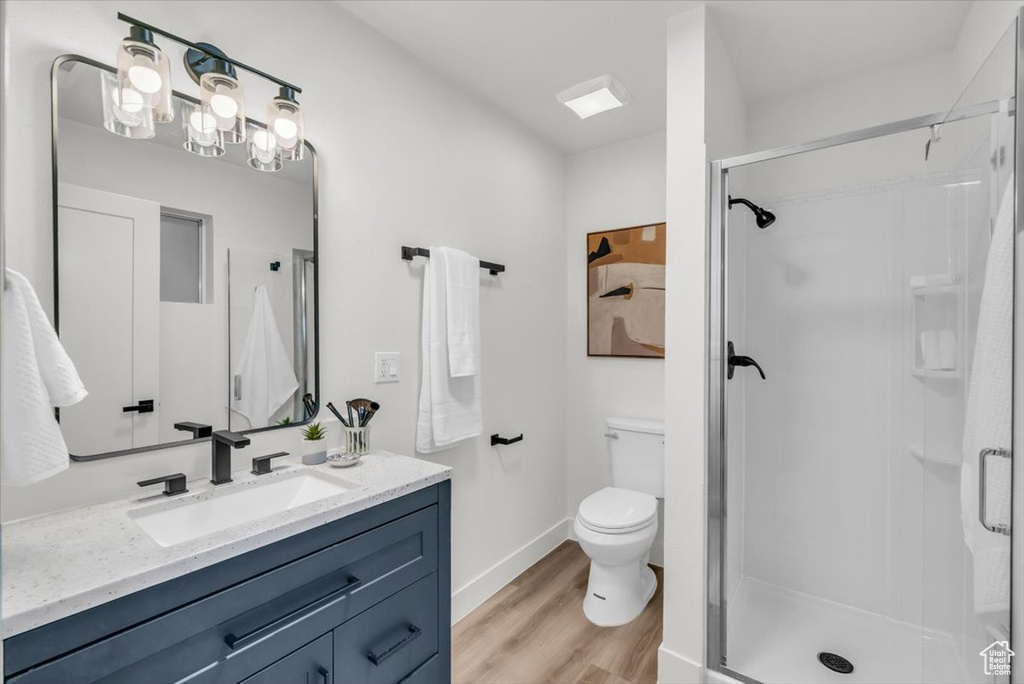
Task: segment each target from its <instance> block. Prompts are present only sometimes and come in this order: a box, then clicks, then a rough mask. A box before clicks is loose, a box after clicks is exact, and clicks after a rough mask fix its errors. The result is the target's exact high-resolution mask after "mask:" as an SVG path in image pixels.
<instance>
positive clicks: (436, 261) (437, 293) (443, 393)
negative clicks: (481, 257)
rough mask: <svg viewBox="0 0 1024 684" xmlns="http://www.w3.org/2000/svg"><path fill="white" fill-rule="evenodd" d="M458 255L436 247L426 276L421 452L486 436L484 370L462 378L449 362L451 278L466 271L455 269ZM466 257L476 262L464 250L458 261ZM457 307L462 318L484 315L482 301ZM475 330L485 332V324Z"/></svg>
mask: <svg viewBox="0 0 1024 684" xmlns="http://www.w3.org/2000/svg"><path fill="white" fill-rule="evenodd" d="M453 252H457V250H451V249H448V248H446V247H431V248H430V259H428V260H427V266H426V268H425V269H424V273H423V334H422V337H421V344H422V353H423V361H422V365H423V376H422V382H421V385H420V408H419V418H418V420H417V422H416V451H418V452H420V453H430V452H434V451H441V450H443V449H450V448H451V447H453V446H455V444H457V443H458V442H461V441H462V440H464V439H469V438H470V437H476V436H477V435H479V434H481V433H482V432H483V413H482V411H481V409H480V375H479V372H477V373H476V374H474V375H460V376H456V375H454V374H453V373H452V371H451V365H450V360H449V359H450V353H451V350H450V348H449V340H448V331H449V320H448V315H449V305H448V301H449V289H450V286H451V283H450V282H449V281H448V274H449V273H454V272H456V271H460V270H461V266H458V267H455V268H453V269H452V271H449V268H448V265H449V260H450V259H452V258H453V257H452V253H453ZM464 257H468V258H469V259H472V257H469V255H466V254H463V253H462V252H458V255H457V256H455V257H454V258H455V259H458V260H459V261H460V262H461V261H463V258H464ZM478 269H479V261H475V265H474V271H473V275H474V277H476V278H479V277H480V276H479V273H478V272H477V271H478ZM462 280H463V281H464V280H465V279H464V278H463V279H462ZM477 287H479V285H478V286H477ZM466 292H467V288H466V287H463V286H458V287H456V288H455V289H454V291H453V292H452V296H453V297H456V298H457V297H458V296H466ZM477 292H479V291H477ZM477 297H479V295H477ZM456 308H457V309H458V310H459V312H460V313H459V314H458V315H459V316H464V315H468V314H469V312H470V311H471V310H475V311H479V303H478V302H477V303H475V304H469V303H465V302H460V303H459V304H458V306H457V307H455V306H453V307H452V310H454V309H456ZM474 327H476V328H479V322H477V323H476V325H475V326H474ZM477 354H478V355H479V343H477ZM477 363H479V361H477Z"/></svg>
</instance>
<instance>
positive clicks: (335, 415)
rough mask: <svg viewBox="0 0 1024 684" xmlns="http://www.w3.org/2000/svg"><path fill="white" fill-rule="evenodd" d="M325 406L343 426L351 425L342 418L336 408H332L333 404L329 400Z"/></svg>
mask: <svg viewBox="0 0 1024 684" xmlns="http://www.w3.org/2000/svg"><path fill="white" fill-rule="evenodd" d="M327 408H329V409H330V410H331V413H333V414H334V417H335V418H337V419H338V420H340V421H341V424H342V425H344V426H345V427H352V426H351V425H349V424H348V423H346V422H345V419H344V418H342V417H341V414H340V413H339V412H338V409H336V408H334V404H332V403H331V402H327Z"/></svg>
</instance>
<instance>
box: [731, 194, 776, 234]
mask: <svg viewBox="0 0 1024 684" xmlns="http://www.w3.org/2000/svg"><path fill="white" fill-rule="evenodd" d="M734 204H742V205H744V206H746V207H749V208H750V210H751V211H752V212H754V222H755V223H757V227H758V228H767V227H768V226H770V225H772V224H773V223H775V214H773V213H772V212H770V211H768V210H767V209H764V208H762V207H759V206H757V205H756V204H754V203H753V202H751V201H750V200H745V199H743V198H742V197H737V198H736V199H733V198H732V196H731V195H730V196H729V208H730V209H732V205H734Z"/></svg>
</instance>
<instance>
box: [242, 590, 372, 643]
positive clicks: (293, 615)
mask: <svg viewBox="0 0 1024 684" xmlns="http://www.w3.org/2000/svg"><path fill="white" fill-rule="evenodd" d="M362 583H363V581H362V580H361V579H357V578H355V577H352V576H351V575H349V578H348V582H346V583H345V586H343V587H341V588H340V589H338V590H336V591H332V592H331V593H330V594H328V595H327V596H321V597H320V598H318V599H316V600H315V601H310V602H309V603H307V604H306V605H304V606H301V607H299V608H296V609H295V610H293V611H291V612H289V613H287V614H285V615H283V616H281V617H279V618H277V619H276V620H274V621H272V622H268V623H267V624H265V625H263V626H262V627H257V628H256V629H254V630H252V631H251V632H246V633H245V634H243V635H241V636H237V637H236V636H235V635H234V634H228V635H227V636H226V637H224V643H226V644H227V645H228V648H230V649H231V650H232V651H234V650H236V649H239V648H243V647H245V646H246V644H250V643H252V642H254V641H257V640H259V639H261V638H262V637H264V636H266V635H267V634H269V633H270V632H273V631H275V630H278V629H280V628H281V627H284V626H285V625H287V624H288V623H290V622H297V621H298V620H300V619H302V618H303V617H305V614H306V613H311V612H313V611H314V610H315V609H317V608H319V607H320V606H321V605H323V604H326V603H330V602H331V601H335V600H337V599H338V598H339V597H341V596H342V595H344V594H347V593H348V592H350V591H352V590H353V589H355V588H356V587H358V586H359V585H360V584H362Z"/></svg>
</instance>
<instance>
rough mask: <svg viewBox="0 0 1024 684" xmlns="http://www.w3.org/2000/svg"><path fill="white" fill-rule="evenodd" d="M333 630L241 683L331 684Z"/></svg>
mask: <svg viewBox="0 0 1024 684" xmlns="http://www.w3.org/2000/svg"><path fill="white" fill-rule="evenodd" d="M333 648H334V644H333V640H332V639H331V635H330V634H324V635H323V636H322V637H320V638H319V639H317V640H316V641H314V642H313V643H311V644H306V645H305V646H303V647H302V648H300V649H299V650H298V651H296V652H295V653H292V654H291V655H288V656H285V657H284V658H281V660H278V661H277V662H276V663H274V664H273V665H271V666H270V667H268V668H266V669H265V670H260V671H259V672H257V673H256V674H254V675H253V676H252V677H249V678H248V679H246V680H245V681H243V682H242V684H331V669H332V667H333V660H334V654H333V652H332V649H333Z"/></svg>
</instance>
